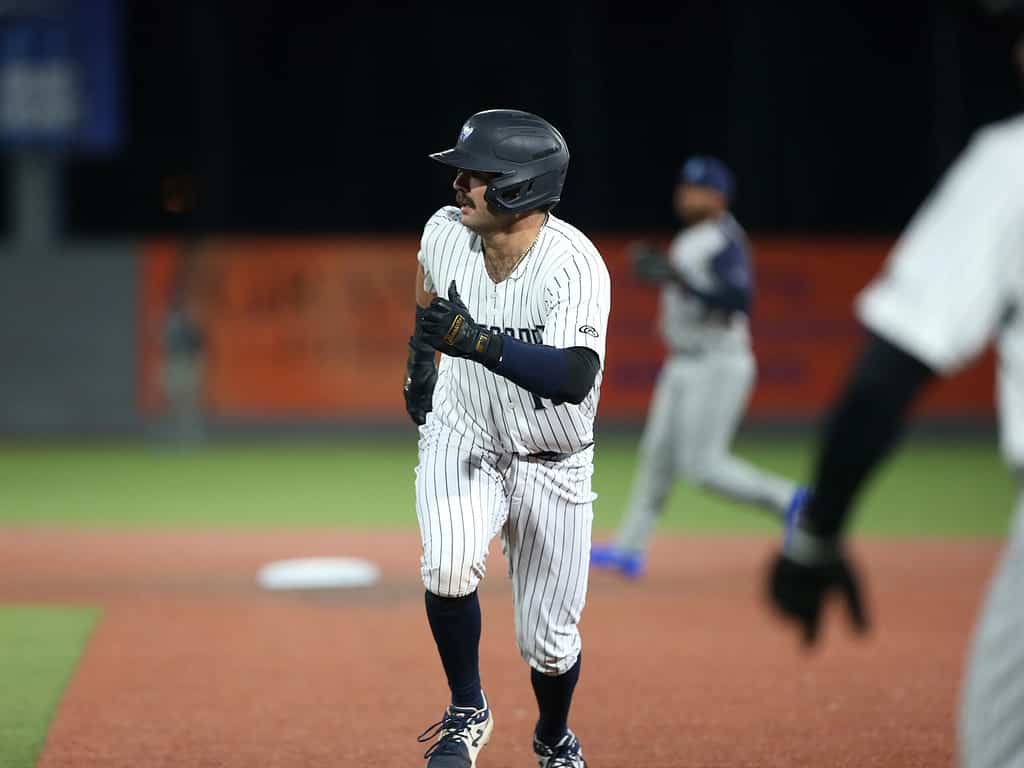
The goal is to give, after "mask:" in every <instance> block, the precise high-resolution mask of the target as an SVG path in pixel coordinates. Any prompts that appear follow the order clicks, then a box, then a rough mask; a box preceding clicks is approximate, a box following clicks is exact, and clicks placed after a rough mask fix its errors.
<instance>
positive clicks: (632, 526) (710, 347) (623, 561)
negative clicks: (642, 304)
mask: <svg viewBox="0 0 1024 768" xmlns="http://www.w3.org/2000/svg"><path fill="white" fill-rule="evenodd" d="M733 193H734V182H733V176H732V173H731V172H730V171H729V169H728V167H726V165H725V164H724V163H723V162H722V161H721V160H719V159H718V158H715V157H710V156H697V157H691V158H690V159H689V160H687V161H686V163H685V164H684V165H683V168H682V170H681V172H680V174H679V183H678V185H677V186H676V191H675V206H676V212H677V214H678V216H679V218H680V220H681V221H682V222H683V224H684V228H683V230H682V232H680V233H679V234H678V235H677V236H676V238H675V239H674V240H673V241H672V245H671V246H670V248H669V252H668V254H667V256H666V255H663V254H661V253H659V252H657V251H655V250H653V249H651V248H649V247H647V246H639V247H636V248H635V249H634V268H635V269H636V271H637V272H638V273H639V275H640V276H641V277H643V278H645V279H648V280H654V281H656V282H658V283H660V284H661V285H662V289H661V318H660V320H661V331H662V336H663V338H664V341H665V345H666V346H667V347H668V349H669V357H668V359H667V360H666V361H665V363H664V365H663V366H662V368H661V372H660V373H659V374H658V381H657V383H656V384H655V387H654V396H653V397H652V399H651V404H650V407H649V409H648V413H647V425H646V426H645V427H644V435H643V439H642V441H641V446H640V458H639V464H638V466H637V471H636V477H635V479H634V481H633V491H632V494H631V497H630V501H629V507H628V508H627V510H626V514H625V516H624V517H623V519H622V522H621V523H620V524H619V529H618V531H617V533H616V535H615V539H614V541H612V542H611V543H610V544H608V545H604V546H595V547H594V549H593V551H592V552H591V563H592V564H593V565H594V566H596V567H599V568H610V569H614V570H617V571H619V572H621V573H622V574H623V575H625V576H627V577H630V578H635V577H638V576H640V575H641V574H642V572H643V568H644V558H645V553H646V551H647V545H648V540H649V539H650V536H651V531H652V529H653V528H654V524H655V522H656V520H657V518H658V516H659V515H660V514H661V512H662V511H663V509H664V507H665V502H666V501H667V499H668V495H669V492H670V491H671V490H672V486H673V485H674V484H675V481H676V479H677V478H678V477H683V478H685V479H686V480H688V481H689V482H691V483H693V484H694V485H698V486H701V487H704V488H707V489H708V490H711V491H715V492H716V493H720V494H723V495H725V496H728V497H730V498H732V499H736V500H738V501H743V502H747V503H750V504H755V505H757V506H760V507H763V508H766V509H768V510H770V511H771V512H773V513H775V514H776V515H778V516H779V518H784V517H785V516H786V515H787V514H789V515H793V514H795V513H796V511H797V510H799V508H800V506H801V504H802V503H803V501H804V499H805V497H806V492H805V491H804V490H803V489H801V488H798V487H797V486H796V485H794V484H793V483H792V482H790V481H789V480H787V479H786V478H784V477H779V476H777V475H774V474H772V473H770V472H766V471H764V470H761V469H758V468H757V467H754V466H753V465H751V464H749V463H747V462H746V461H743V460H742V459H740V458H738V457H737V456H734V455H733V454H732V453H730V450H729V449H730V445H731V443H732V441H733V437H734V436H735V434H736V430H737V428H738V427H739V425H740V422H741V420H742V419H743V413H744V411H745V410H746V408H747V402H748V400H749V399H750V393H751V391H752V390H753V388H754V379H755V375H756V374H755V369H756V364H755V361H754V354H753V352H752V351H751V348H750V330H749V324H748V318H749V314H750V310H751V305H752V302H753V289H754V280H753V266H752V264H751V257H750V248H749V245H748V243H747V237H746V234H745V233H744V231H743V229H742V228H741V227H740V225H739V223H738V222H737V221H736V219H735V218H733V216H732V214H731V213H730V212H729V204H730V202H731V200H732V197H733Z"/></svg>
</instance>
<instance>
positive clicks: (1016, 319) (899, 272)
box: [858, 116, 1024, 467]
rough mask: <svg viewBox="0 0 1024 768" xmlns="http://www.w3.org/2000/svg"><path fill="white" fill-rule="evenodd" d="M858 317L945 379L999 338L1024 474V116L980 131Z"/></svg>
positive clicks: (1016, 462)
mask: <svg viewBox="0 0 1024 768" xmlns="http://www.w3.org/2000/svg"><path fill="white" fill-rule="evenodd" d="M858 311H859V314H860V318H861V320H862V321H863V322H864V324H865V325H867V327H868V328H870V329H872V330H873V331H875V332H876V333H878V334H879V335H881V336H883V337H885V338H886V339H888V340H889V341H891V342H893V343H894V344H896V345H897V346H899V347H900V348H901V349H904V350H905V351H907V352H908V353H910V354H912V355H914V356H915V357H916V358H917V359H919V360H921V361H922V362H924V363H925V364H927V365H928V366H929V367H930V368H932V369H933V370H935V371H937V372H938V373H940V374H952V373H954V372H956V371H957V370H959V369H960V368H962V367H963V366H964V365H966V364H968V363H969V362H971V361H972V360H974V359H975V357H977V355H978V354H979V353H980V352H981V351H982V350H983V349H984V348H985V346H986V345H987V344H988V342H989V341H990V340H992V339H995V340H996V342H997V345H998V350H999V371H998V374H997V376H998V379H999V382H998V392H999V418H1000V434H1001V439H1002V448H1003V453H1004V455H1005V456H1006V458H1007V460H1008V461H1009V462H1010V464H1011V465H1013V466H1016V467H1024V116H1021V117H1017V118H1015V119H1012V120H1007V121H1005V122H1002V123H997V124H995V125H991V126H988V127H986V128H984V129H982V130H981V131H979V133H978V134H977V135H976V136H975V137H974V139H973V140H972V141H971V144H970V146H969V147H968V148H967V150H966V151H964V153H963V154H962V155H961V156H960V157H959V158H958V159H957V161H956V162H955V163H954V164H953V166H952V168H950V170H949V171H948V172H947V174H946V176H945V178H944V179H943V180H942V183H941V184H940V185H939V186H938V187H937V188H936V190H935V192H934V193H933V194H932V196H931V197H930V198H929V199H928V200H927V201H926V202H925V204H924V205H923V206H922V207H921V209H920V210H919V211H918V212H917V214H916V215H915V216H914V219H913V220H912V221H911V223H910V225H909V226H908V227H907V230H906V232H904V233H903V236H902V237H901V238H900V241H899V242H898V243H897V244H896V247H895V248H894V249H893V252H892V254H891V255H890V257H889V261H888V264H887V265H886V269H885V271H884V273H883V274H882V275H881V276H880V277H879V278H878V279H877V280H876V281H875V282H873V283H872V284H871V285H870V286H868V288H867V289H866V290H865V291H864V293H863V294H861V296H860V297H859V299H858Z"/></svg>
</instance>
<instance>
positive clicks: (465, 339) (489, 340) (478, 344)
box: [420, 280, 501, 368]
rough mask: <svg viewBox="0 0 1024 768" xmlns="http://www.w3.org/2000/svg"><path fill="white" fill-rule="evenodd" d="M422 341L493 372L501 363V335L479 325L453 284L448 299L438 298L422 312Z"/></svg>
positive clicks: (450, 286) (452, 283)
mask: <svg viewBox="0 0 1024 768" xmlns="http://www.w3.org/2000/svg"><path fill="white" fill-rule="evenodd" d="M420 330H421V336H422V338H423V340H424V341H425V342H426V343H427V344H429V345H430V346H432V347H433V348H434V349H436V350H438V351H440V352H443V353H444V354H446V355H450V356H451V357H466V358H469V359H471V360H476V361H477V362H480V363H483V364H484V365H486V366H488V367H489V368H493V367H494V366H495V365H497V364H498V361H499V360H500V359H501V339H500V334H496V333H493V332H492V331H491V330H490V329H489V328H484V327H482V326H479V325H477V324H476V322H475V321H474V320H473V316H472V315H470V314H469V310H468V309H467V308H466V305H465V304H464V303H463V301H462V298H461V297H460V296H459V292H458V290H457V289H456V287H455V281H454V280H452V282H451V285H449V286H448V298H447V299H445V298H442V297H440V296H438V297H437V298H435V299H434V300H433V301H432V302H431V303H430V306H429V307H427V309H426V310H425V311H424V312H423V317H422V320H421V322H420Z"/></svg>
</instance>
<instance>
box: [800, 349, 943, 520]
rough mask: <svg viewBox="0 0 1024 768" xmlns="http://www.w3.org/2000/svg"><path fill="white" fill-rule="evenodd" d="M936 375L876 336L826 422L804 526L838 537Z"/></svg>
mask: <svg viewBox="0 0 1024 768" xmlns="http://www.w3.org/2000/svg"><path fill="white" fill-rule="evenodd" d="M933 377H934V372H933V371H932V370H931V369H930V368H928V366H926V365H925V364H924V363H922V362H920V361H919V360H917V359H916V358H914V357H912V356H911V355H909V354H907V353H906V352H904V351H903V350H902V349H900V348H899V347H896V346H894V345H892V344H890V343H889V342H888V341H886V340H885V339H883V338H881V337H880V336H875V335H871V336H869V337H868V340H867V342H866V343H865V345H864V348H863V350H862V351H861V355H860V359H859V360H858V362H857V364H856V366H855V367H854V369H853V371H852V372H851V374H850V378H849V380H848V381H847V383H846V388H845V389H844V390H843V394H842V396H841V397H840V398H839V400H838V401H837V402H836V404H835V406H834V407H833V409H832V412H831V413H830V415H829V417H828V419H827V420H826V423H825V428H824V433H823V441H822V446H821V449H820V451H819V454H818V458H817V465H816V469H815V476H814V485H813V487H814V493H813V496H812V498H811V500H810V502H809V503H808V505H807V509H806V510H805V511H804V514H803V519H802V521H801V526H802V527H803V528H805V529H806V530H807V531H809V532H810V533H813V534H815V535H818V536H823V537H834V536H836V535H837V534H839V533H840V531H842V529H843V526H844V524H845V523H846V519H847V517H848V516H849V510H850V504H851V503H852V501H853V499H854V497H855V496H856V495H857V492H858V491H859V490H860V488H861V486H862V485H863V483H864V481H865V480H866V479H867V478H868V476H869V475H870V474H871V472H872V471H873V470H874V468H875V467H876V466H877V465H878V464H879V463H880V462H881V461H882V460H883V459H884V458H885V456H886V454H887V453H888V452H889V451H890V449H892V447H893V446H894V445H896V443H897V442H898V440H899V438H900V436H901V434H902V432H903V425H904V423H905V421H906V413H907V411H908V410H909V409H910V406H911V404H912V403H913V401H914V399H915V398H916V397H917V395H918V393H919V392H920V391H921V389H922V388H923V387H924V385H925V384H926V383H927V382H929V381H930V380H931V379H932V378H933Z"/></svg>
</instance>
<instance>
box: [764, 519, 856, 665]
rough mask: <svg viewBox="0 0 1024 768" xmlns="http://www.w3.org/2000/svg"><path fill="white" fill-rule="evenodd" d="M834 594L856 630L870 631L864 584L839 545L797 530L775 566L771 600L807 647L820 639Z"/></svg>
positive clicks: (773, 566)
mask: <svg viewBox="0 0 1024 768" xmlns="http://www.w3.org/2000/svg"><path fill="white" fill-rule="evenodd" d="M833 592H835V593H838V595H839V596H840V598H841V599H842V600H843V601H844V603H845V604H846V608H847V612H848V613H849V617H850V622H851V624H852V625H853V628H854V629H855V630H856V631H857V632H865V631H867V629H868V617H867V613H866V611H865V610H864V603H863V600H862V598H861V590H860V581H859V578H858V576H857V572H856V570H855V569H854V567H853V565H852V564H851V563H850V561H849V560H848V559H847V557H846V555H845V553H844V552H843V551H842V549H841V548H840V546H839V545H838V543H837V542H833V541H830V540H826V539H819V538H817V537H815V536H812V535H811V534H809V533H806V532H805V531H802V530H799V529H798V530H796V531H794V532H793V535H792V538H791V540H790V541H789V542H787V544H786V546H785V548H784V549H783V551H782V552H780V553H778V554H777V555H776V556H775V559H774V560H773V562H772V564H771V569H770V572H769V575H768V599H769V600H770V601H771V602H772V604H773V605H774V606H775V608H776V609H777V610H778V611H779V612H780V613H781V614H782V616H783V618H785V619H787V620H789V621H792V622H794V623H795V624H797V626H798V627H799V628H800V630H801V633H802V636H803V642H804V645H805V646H812V645H814V643H815V641H816V640H817V638H818V627H819V624H820V620H821V612H822V608H823V607H824V605H825V602H826V601H827V600H828V598H829V595H830V594H831V593H833Z"/></svg>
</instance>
